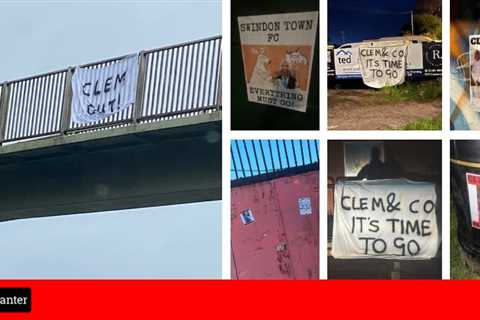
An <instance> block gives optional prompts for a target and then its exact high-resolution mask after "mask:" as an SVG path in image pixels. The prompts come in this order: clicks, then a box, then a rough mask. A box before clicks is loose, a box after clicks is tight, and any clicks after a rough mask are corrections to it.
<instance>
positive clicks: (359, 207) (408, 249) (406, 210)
mask: <svg viewBox="0 0 480 320" xmlns="http://www.w3.org/2000/svg"><path fill="white" fill-rule="evenodd" d="M436 201H437V197H436V193H435V186H434V184H432V183H428V182H413V181H409V180H406V179H388V180H369V181H368V180H363V181H344V182H338V183H337V184H336V185H335V209H334V225H333V244H332V255H333V257H335V258H337V259H357V258H382V259H401V260H421V259H431V258H433V257H435V255H436V253H437V250H438V247H439V237H438V227H437V219H436Z"/></svg>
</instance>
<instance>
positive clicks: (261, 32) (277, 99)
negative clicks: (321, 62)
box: [238, 11, 318, 112]
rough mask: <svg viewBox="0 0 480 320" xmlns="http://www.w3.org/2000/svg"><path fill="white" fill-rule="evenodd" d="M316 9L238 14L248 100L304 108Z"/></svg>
mask: <svg viewBox="0 0 480 320" xmlns="http://www.w3.org/2000/svg"><path fill="white" fill-rule="evenodd" d="M317 22H318V12H317V11H315V12H300V13H286V14H273V15H259V16H248V17H238V27H239V31H240V42H241V47H242V57H243V68H244V74H245V81H246V86H247V94H248V101H251V102H256V103H260V104H266V105H272V106H276V107H282V108H287V109H291V110H295V111H301V112H306V109H307V100H308V89H309V87H310V76H311V71H312V59H313V50H314V46H315V37H316V34H317Z"/></svg>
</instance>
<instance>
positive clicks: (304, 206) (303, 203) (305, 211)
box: [298, 197, 312, 216]
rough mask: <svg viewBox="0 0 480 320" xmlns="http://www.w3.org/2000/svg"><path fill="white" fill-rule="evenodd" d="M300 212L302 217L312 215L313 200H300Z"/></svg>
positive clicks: (306, 198)
mask: <svg viewBox="0 0 480 320" xmlns="http://www.w3.org/2000/svg"><path fill="white" fill-rule="evenodd" d="M298 210H299V211H300V215H302V216H308V215H311V214H312V200H311V199H310V198H308V197H305V198H299V199H298Z"/></svg>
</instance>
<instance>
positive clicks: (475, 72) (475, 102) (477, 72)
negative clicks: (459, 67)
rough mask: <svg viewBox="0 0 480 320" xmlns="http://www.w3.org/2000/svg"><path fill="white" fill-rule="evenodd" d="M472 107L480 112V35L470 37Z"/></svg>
mask: <svg viewBox="0 0 480 320" xmlns="http://www.w3.org/2000/svg"><path fill="white" fill-rule="evenodd" d="M469 52H470V105H471V107H472V109H473V110H475V111H477V112H480V35H473V36H470V49H469Z"/></svg>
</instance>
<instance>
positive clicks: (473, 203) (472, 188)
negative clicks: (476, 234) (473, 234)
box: [467, 173, 480, 229]
mask: <svg viewBox="0 0 480 320" xmlns="http://www.w3.org/2000/svg"><path fill="white" fill-rule="evenodd" d="M479 189H480V175H478V174H473V173H467V190H468V202H469V204H470V219H471V221H472V228H474V229H480V210H479V201H480V192H479V191H480V190H479Z"/></svg>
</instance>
